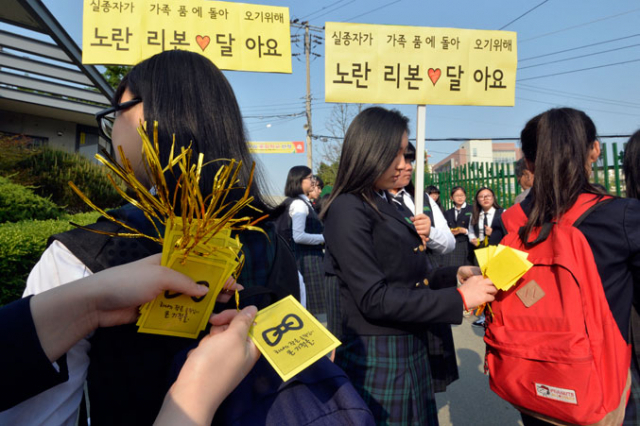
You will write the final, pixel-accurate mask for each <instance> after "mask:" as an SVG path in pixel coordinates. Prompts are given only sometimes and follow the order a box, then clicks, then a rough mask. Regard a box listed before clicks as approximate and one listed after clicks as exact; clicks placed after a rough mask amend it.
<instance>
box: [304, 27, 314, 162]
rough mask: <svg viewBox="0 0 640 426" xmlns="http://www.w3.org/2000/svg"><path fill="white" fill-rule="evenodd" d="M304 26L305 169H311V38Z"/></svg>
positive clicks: (307, 28)
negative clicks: (305, 65)
mask: <svg viewBox="0 0 640 426" xmlns="http://www.w3.org/2000/svg"><path fill="white" fill-rule="evenodd" d="M303 24H304V56H305V58H306V61H307V102H306V103H307V167H309V168H310V169H313V146H312V142H311V136H312V135H313V131H312V127H311V66H310V60H309V57H310V56H311V37H310V35H309V23H308V22H303Z"/></svg>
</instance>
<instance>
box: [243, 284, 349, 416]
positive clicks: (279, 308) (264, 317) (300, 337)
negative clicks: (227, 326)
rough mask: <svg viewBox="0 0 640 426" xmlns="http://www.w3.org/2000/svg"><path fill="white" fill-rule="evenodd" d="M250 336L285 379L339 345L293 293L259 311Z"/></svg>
mask: <svg viewBox="0 0 640 426" xmlns="http://www.w3.org/2000/svg"><path fill="white" fill-rule="evenodd" d="M249 336H250V337H251V339H252V340H253V342H254V343H255V344H256V346H257V347H258V349H259V350H260V352H262V355H264V357H265V358H266V359H267V361H269V364H271V366H272V367H273V368H274V369H275V370H276V372H277V373H278V375H279V376H280V377H281V378H282V380H284V381H285V382H286V381H287V380H289V379H290V378H292V377H293V376H295V375H296V374H298V373H299V372H301V371H302V370H304V369H305V368H307V367H309V366H310V365H311V364H313V363H314V362H316V361H317V360H319V359H320V358H322V357H323V356H325V355H326V354H328V353H329V352H330V351H332V350H333V349H335V348H337V347H338V346H340V344H341V343H340V341H339V340H338V339H336V338H335V336H334V335H333V334H331V333H330V332H329V330H327V329H326V328H324V327H323V326H322V324H320V323H319V322H318V320H317V319H315V318H314V316H313V315H311V314H310V313H309V311H307V310H306V309H305V308H304V307H303V306H302V305H301V304H300V303H298V301H297V300H296V299H295V298H294V297H293V296H287V297H285V298H284V299H282V300H280V301H279V302H276V303H274V304H273V305H271V306H268V307H266V308H264V309H263V310H261V311H260V312H258V314H257V315H256V317H255V320H254V325H253V327H251V329H250V330H249ZM301 408H304V407H301Z"/></svg>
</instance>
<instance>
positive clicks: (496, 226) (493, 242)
mask: <svg viewBox="0 0 640 426" xmlns="http://www.w3.org/2000/svg"><path fill="white" fill-rule="evenodd" d="M503 211H504V209H502V208H500V209H496V212H495V214H494V215H493V220H492V221H491V229H492V231H491V235H490V236H489V241H487V245H489V246H497V245H498V244H500V241H502V239H503V238H504V236H505V235H506V234H507V232H506V230H505V229H504V225H503V224H502V219H501V217H502V212H503ZM473 232H475V233H476V235H479V234H480V224H479V223H476V224H475V225H473ZM483 243H484V242H483V241H480V245H479V246H478V247H477V248H482V247H484V246H483Z"/></svg>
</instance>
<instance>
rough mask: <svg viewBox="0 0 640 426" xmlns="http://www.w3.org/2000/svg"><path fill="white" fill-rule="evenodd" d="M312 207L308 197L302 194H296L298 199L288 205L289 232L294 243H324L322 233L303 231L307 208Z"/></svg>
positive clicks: (307, 213)
mask: <svg viewBox="0 0 640 426" xmlns="http://www.w3.org/2000/svg"><path fill="white" fill-rule="evenodd" d="M312 208H313V206H312V205H311V202H309V198H307V196H306V195H304V194H300V195H298V199H297V200H294V201H293V202H292V203H291V205H290V206H289V216H290V217H291V234H292V236H293V241H294V242H295V243H296V244H308V245H311V246H315V245H318V244H324V236H323V235H322V234H307V233H306V232H304V228H305V226H306V224H307V216H308V215H309V209H312Z"/></svg>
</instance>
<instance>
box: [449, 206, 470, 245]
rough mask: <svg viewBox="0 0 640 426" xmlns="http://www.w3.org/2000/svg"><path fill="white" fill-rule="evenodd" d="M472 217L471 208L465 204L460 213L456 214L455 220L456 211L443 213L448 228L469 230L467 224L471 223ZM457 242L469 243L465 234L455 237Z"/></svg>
mask: <svg viewBox="0 0 640 426" xmlns="http://www.w3.org/2000/svg"><path fill="white" fill-rule="evenodd" d="M472 215H473V206H470V205H469V204H467V205H466V206H465V207H464V208H463V209H462V210H460V213H459V214H458V219H457V220H456V209H455V207H454V208H451V209H449V210H447V211H446V212H444V218H445V220H446V221H447V225H448V226H449V228H451V229H453V228H465V229H468V228H469V222H471V216H472ZM455 238H456V242H457V241H469V236H468V235H467V234H458V235H456V236H455Z"/></svg>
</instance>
